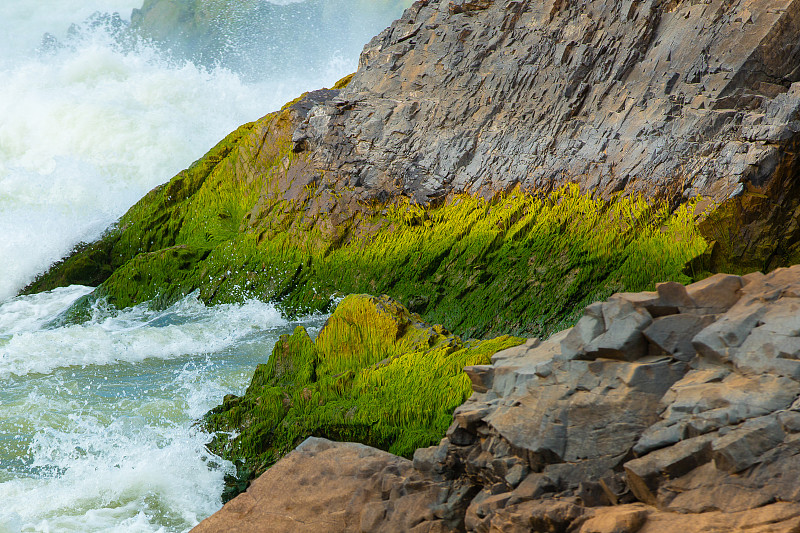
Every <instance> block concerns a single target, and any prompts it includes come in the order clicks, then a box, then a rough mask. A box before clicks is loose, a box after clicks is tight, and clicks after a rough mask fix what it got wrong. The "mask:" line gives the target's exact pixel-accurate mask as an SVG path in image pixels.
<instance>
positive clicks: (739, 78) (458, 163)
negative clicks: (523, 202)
mask: <svg viewBox="0 0 800 533" xmlns="http://www.w3.org/2000/svg"><path fill="white" fill-rule="evenodd" d="M798 30H800V2H796V1H789V0H771V1H753V0H737V1H732V2H731V1H723V0H711V1H708V2H702V3H698V2H688V1H678V2H662V1H658V0H650V1H644V2H640V1H624V2H616V1H614V2H611V1H607V0H594V1H589V2H580V3H578V2H573V1H569V0H567V1H563V0H558V1H553V0H550V1H548V0H520V1H511V2H497V1H491V0H487V1H485V2H478V3H475V2H469V3H463V2H460V1H459V2H449V1H446V0H438V1H437V0H432V1H426V0H422V1H420V2H417V3H415V4H414V5H413V6H412V7H411V8H410V9H408V10H407V11H406V12H405V14H404V15H403V17H402V18H401V19H399V20H398V21H396V22H395V23H394V24H392V26H391V27H390V28H388V29H387V30H386V31H384V32H383V33H381V34H380V35H379V36H377V37H376V38H374V39H373V40H372V42H370V43H369V44H368V45H367V47H366V48H365V49H364V52H363V54H362V57H361V64H360V67H359V71H358V72H357V73H356V75H355V77H354V78H353V81H352V82H351V84H350V85H349V86H348V87H347V89H346V90H345V91H344V92H343V94H342V95H341V96H339V97H337V98H335V99H333V100H332V101H331V102H329V103H328V104H327V105H325V106H323V107H320V108H318V109H317V110H315V112H313V113H312V114H311V115H310V116H309V118H308V120H307V122H306V125H305V126H304V127H302V128H301V129H300V130H298V132H296V135H295V139H296V141H298V142H299V141H300V140H303V141H305V142H307V143H308V144H307V146H313V147H315V148H316V149H317V151H318V154H317V156H318V157H317V160H318V161H319V162H320V164H322V165H323V166H325V167H326V168H328V169H329V170H331V171H333V172H335V173H338V174H339V175H342V176H347V177H348V180H349V182H350V185H351V186H353V187H364V188H365V189H366V190H372V191H373V192H375V191H384V192H385V193H390V194H391V193H394V192H395V191H398V190H403V191H405V192H406V193H407V194H410V195H413V196H414V197H416V198H417V199H418V200H420V201H423V202H427V201H429V200H431V199H434V198H437V197H439V196H441V195H444V194H446V193H448V192H450V191H452V190H456V191H461V190H472V191H479V190H486V191H488V190H506V189H508V188H510V187H512V186H514V185H515V184H517V183H520V184H522V185H523V186H525V187H527V188H535V189H550V188H552V187H554V186H557V185H559V184H561V183H564V182H566V181H578V182H580V183H581V185H582V186H583V187H584V188H585V189H587V190H597V191H600V192H601V193H603V194H610V193H613V192H615V191H620V190H625V191H627V192H641V193H644V194H645V195H647V196H651V197H652V196H662V197H675V198H680V197H688V196H690V195H695V194H702V195H705V196H710V197H712V198H714V199H715V200H718V201H719V200H723V199H725V198H727V197H729V196H731V195H734V194H737V193H738V192H741V190H742V189H743V187H744V186H745V185H747V186H751V185H752V186H755V187H762V186H763V185H764V184H765V182H766V181H768V180H770V179H771V177H772V174H773V173H774V171H775V169H776V167H777V166H778V165H780V164H781V157H782V154H781V150H780V148H781V146H782V144H781V143H785V142H786V141H787V140H789V139H791V138H792V137H793V136H794V134H795V133H796V131H797V130H798V129H800V122H798V121H797V120H796V111H797V109H798V107H799V106H800V88H798V87H800V86H794V85H792V83H793V82H795V81H798V80H800V69H798V65H800V43H799V42H798V41H797V39H796V38H795V35H796V34H797V32H798Z"/></svg>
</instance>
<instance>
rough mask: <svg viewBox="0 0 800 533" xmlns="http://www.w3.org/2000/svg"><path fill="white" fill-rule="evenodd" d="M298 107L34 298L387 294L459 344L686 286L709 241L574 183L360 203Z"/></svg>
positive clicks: (146, 209)
mask: <svg viewBox="0 0 800 533" xmlns="http://www.w3.org/2000/svg"><path fill="white" fill-rule="evenodd" d="M296 105H300V104H299V103H295V104H293V105H290V106H287V107H286V108H284V109H283V110H281V111H279V112H277V113H273V114H270V115H267V116H266V117H264V118H263V119H261V120H259V121H257V122H254V123H250V124H246V125H244V126H242V127H241V128H239V129H238V130H237V131H235V132H233V133H232V134H231V135H229V136H228V137H227V138H226V139H225V140H223V141H222V142H221V143H219V144H218V145H217V146H216V147H214V148H213V149H212V150H211V151H210V152H209V153H208V154H207V155H206V156H205V157H203V158H202V159H200V160H199V161H198V162H196V163H195V164H193V165H192V166H191V167H190V168H189V169H187V170H185V171H183V172H181V173H180V174H178V176H176V177H175V178H173V179H172V180H171V181H170V182H169V183H167V184H165V185H163V186H160V187H158V188H156V189H154V190H153V191H151V192H150V193H149V194H148V195H147V196H146V197H145V198H143V199H142V200H141V201H140V202H139V203H137V204H136V205H135V206H134V207H133V208H131V210H130V211H129V212H128V213H127V214H126V215H125V216H124V217H123V218H122V219H121V220H120V221H119V223H118V224H117V226H116V227H115V228H114V229H112V230H111V231H110V232H109V233H108V234H107V235H106V236H105V238H104V239H102V240H101V241H99V242H97V243H94V244H92V245H90V246H88V247H86V249H84V250H82V251H80V252H78V253H76V254H75V255H73V256H72V257H70V258H69V259H67V260H66V261H65V262H64V263H62V264H61V265H59V266H58V267H56V268H54V269H53V270H51V272H50V273H49V274H48V275H46V276H44V277H43V278H42V279H40V280H39V281H37V282H36V283H35V284H34V285H32V286H31V287H30V288H29V290H28V292H36V291H39V290H46V289H50V288H53V287H54V286H58V285H63V284H68V283H74V282H76V281H77V282H80V281H83V280H89V281H93V282H94V283H99V282H102V284H101V285H100V287H99V288H98V290H97V291H95V293H94V294H93V295H92V296H91V297H89V298H87V299H86V300H85V301H84V302H83V303H82V304H80V305H83V306H86V305H87V303H89V302H90V301H91V300H92V299H95V298H99V297H105V298H107V299H108V300H109V302H110V303H112V304H114V305H116V306H118V307H126V306H130V305H134V304H137V303H141V302H144V301H150V302H151V305H157V306H165V305H168V304H169V303H171V302H174V301H175V300H177V299H179V298H181V297H182V296H185V295H186V294H189V293H191V292H193V291H199V294H200V297H201V299H202V300H203V301H205V302H207V303H210V304H213V303H222V302H231V301H241V300H244V299H247V298H258V299H261V300H272V301H278V302H279V305H280V306H281V307H282V309H284V310H285V311H286V312H287V313H289V314H299V313H305V312H311V311H327V310H328V309H329V308H330V307H331V304H332V302H333V301H334V299H335V298H336V297H338V296H341V295H344V294H350V293H372V294H388V295H390V296H391V297H393V298H395V299H397V300H398V301H400V302H402V303H404V304H405V305H407V306H408V307H409V308H410V309H412V310H413V311H415V312H419V313H420V314H422V315H423V316H424V317H425V318H426V319H427V320H430V321H431V322H434V323H441V324H443V325H444V326H445V327H447V328H449V329H450V330H452V331H454V332H456V333H458V334H459V335H463V336H465V337H484V336H489V335H497V334H501V333H511V334H519V335H529V336H531V335H539V336H544V335H547V334H549V333H551V332H553V331H556V330H559V329H562V328H563V327H566V326H568V325H570V324H571V323H572V322H573V321H574V319H575V318H576V313H578V312H579V311H580V309H581V308H582V307H583V306H584V305H586V304H588V303H590V302H591V301H594V300H596V299H600V298H603V297H605V296H607V295H608V294H610V293H612V292H615V291H622V290H628V291H639V290H646V289H652V288H653V285H654V284H655V283H656V282H659V281H667V280H678V281H684V282H685V281H688V280H689V278H688V277H687V276H686V275H685V274H684V273H683V265H684V264H685V263H686V262H687V261H688V260H690V259H692V258H693V257H695V256H697V255H699V254H701V253H702V252H703V251H704V250H705V248H706V244H705V242H704V241H703V239H702V237H700V235H699V234H698V232H697V230H696V226H695V220H694V219H693V217H692V216H691V215H690V213H691V212H692V209H693V206H691V205H689V206H683V207H681V208H679V209H678V210H677V211H675V212H674V213H670V212H669V211H668V210H667V209H666V207H663V206H654V205H650V204H648V203H647V202H645V201H644V200H641V199H634V198H625V197H615V198H612V199H611V200H600V199H593V198H591V197H590V196H589V195H586V194H582V193H580V192H579V191H578V189H577V187H576V186H567V187H565V188H563V189H559V190H556V191H555V192H553V193H551V194H549V195H546V196H537V195H533V194H529V193H526V192H521V191H514V192H512V193H510V194H506V195H497V196H495V197H494V198H492V199H488V200H487V199H483V198H481V197H476V196H470V195H466V194H462V195H454V196H451V197H450V198H448V199H447V200H446V201H445V202H443V203H442V204H440V205H431V206H425V207H423V206H420V205H415V204H413V203H411V202H410V201H409V200H408V199H407V198H404V197H396V198H394V199H393V200H390V201H389V202H384V203H380V202H376V201H372V202H369V203H366V202H363V201H358V200H357V199H356V198H357V195H356V194H355V193H354V191H353V190H352V189H348V188H347V187H343V186H341V184H339V183H337V182H335V181H332V180H331V179H329V177H328V176H326V175H325V173H320V172H319V171H316V170H314V168H313V166H312V165H311V164H310V163H309V162H308V160H307V159H306V155H305V154H304V153H299V154H297V153H294V152H293V150H292V143H291V132H292V131H293V129H294V125H295V123H296V118H293V115H292V113H293V109H294V106H296ZM72 315H73V316H77V317H80V316H81V313H80V312H76V311H75V310H73V311H72Z"/></svg>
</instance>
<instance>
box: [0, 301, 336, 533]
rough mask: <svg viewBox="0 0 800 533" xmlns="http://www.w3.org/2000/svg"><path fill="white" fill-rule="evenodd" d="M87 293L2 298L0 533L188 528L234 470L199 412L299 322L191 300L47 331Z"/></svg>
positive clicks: (231, 388) (104, 313)
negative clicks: (211, 444)
mask: <svg viewBox="0 0 800 533" xmlns="http://www.w3.org/2000/svg"><path fill="white" fill-rule="evenodd" d="M87 290H88V289H87V288H86V287H77V286H74V287H68V288H63V289H57V290H55V291H51V292H49V293H43V294H37V295H33V296H24V297H18V298H14V299H12V300H10V301H9V302H6V303H5V304H3V305H0V324H5V325H6V326H3V327H0V383H2V387H0V404H1V405H2V406H3V409H2V416H0V501H2V502H3V505H2V506H0V531H14V532H16V531H80V532H82V533H83V532H89V531H114V532H126V533H129V532H135V531H136V532H138V531H142V532H155V531H162V532H166V531H186V530H188V529H189V528H191V527H193V526H194V525H196V524H197V523H198V522H199V521H200V520H202V519H203V518H205V517H206V516H208V515H210V514H211V513H213V512H214V511H216V510H217V509H218V508H219V507H220V505H221V501H220V493H221V488H222V482H223V476H224V475H225V473H226V472H230V471H231V465H230V464H229V463H227V462H225V461H222V460H220V459H218V458H216V457H214V456H212V455H211V454H210V453H208V451H207V450H206V449H205V444H206V443H207V442H208V441H209V440H210V438H211V437H210V435H207V434H204V433H203V432H202V431H199V430H198V429H197V428H196V427H195V426H194V421H195V420H197V419H198V418H199V417H201V416H202V415H203V414H204V413H205V412H207V411H208V409H210V408H211V407H213V406H215V405H217V404H219V403H220V401H221V399H222V397H223V396H224V395H225V394H229V393H231V392H233V393H237V394H241V393H242V392H243V390H244V388H245V387H246V386H247V384H248V382H249V380H250V376H251V375H252V371H253V368H254V367H255V364H257V363H259V362H263V361H265V360H266V358H267V355H268V354H269V353H270V351H271V349H272V346H273V345H274V342H275V340H276V339H277V337H278V335H280V334H282V333H288V332H290V331H292V329H293V327H294V323H292V322H289V321H287V320H286V319H284V318H282V317H281V316H280V314H279V313H278V311H277V310H276V309H275V307H274V306H273V305H271V304H265V303H262V302H257V301H251V302H247V303H244V304H241V305H234V304H231V305H221V306H216V307H213V308H208V307H205V306H204V305H202V304H201V303H200V302H198V301H197V299H196V298H194V297H187V298H185V299H183V300H182V301H180V302H178V303H176V304H175V305H173V306H172V307H170V308H169V309H167V310H164V311H151V310H149V309H148V308H147V306H145V305H142V306H137V307H134V308H131V309H128V310H125V311H113V310H108V309H105V308H104V307H103V306H96V307H95V309H94V316H93V318H92V319H91V320H90V321H88V322H87V323H86V324H83V325H71V326H64V327H54V328H50V329H46V328H42V326H41V324H46V323H49V322H51V321H52V320H53V319H54V318H55V317H57V316H58V315H59V313H60V312H61V311H63V309H64V308H65V307H67V306H68V305H69V304H70V303H71V302H72V301H74V300H75V299H76V298H79V297H80V296H82V295H84V294H86V292H87ZM39 307H40V308H39ZM26 314H30V316H31V318H30V319H22V320H20V321H19V322H16V321H15V320H14V319H13V318H12V317H14V316H16V317H24V316H25V315H26ZM323 320H324V317H322V316H319V317H311V318H309V319H305V320H304V321H303V323H304V324H306V325H307V326H309V327H310V329H311V332H312V334H313V333H314V331H315V330H316V329H317V328H318V327H319V326H320V325H321V323H322V321H323ZM8 325H11V327H10V328H9V327H7V326H8Z"/></svg>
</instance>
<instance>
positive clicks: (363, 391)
mask: <svg viewBox="0 0 800 533" xmlns="http://www.w3.org/2000/svg"><path fill="white" fill-rule="evenodd" d="M522 341H523V339H520V338H515V337H510V336H502V337H498V338H495V339H492V340H485V341H470V342H463V341H462V340H461V339H460V338H459V337H457V336H455V335H452V334H450V333H448V332H447V331H446V330H444V329H443V328H442V327H440V326H431V325H429V324H426V323H424V322H423V321H422V319H421V318H420V317H419V315H416V314H413V313H410V312H409V311H408V310H407V309H405V308H404V307H403V306H402V305H399V304H398V303H396V302H394V301H392V300H391V299H389V298H388V297H386V296H383V297H380V298H376V297H371V296H366V295H351V296H348V297H347V298H345V299H344V300H342V302H341V303H339V305H338V306H337V307H336V310H335V311H334V313H333V315H331V317H330V318H329V319H328V321H327V323H326V324H325V326H324V327H323V329H322V330H321V331H320V333H319V336H318V337H317V339H316V341H313V342H312V341H311V339H310V338H309V336H308V334H307V333H306V331H305V329H303V328H302V327H298V328H297V329H296V330H295V332H294V333H293V334H292V335H291V336H290V335H284V336H282V337H281V338H280V340H279V341H278V342H277V344H276V345H275V348H274V350H273V353H272V356H271V357H270V359H269V361H268V362H267V363H266V364H262V365H259V366H258V368H257V370H256V372H255V375H254V376H253V380H252V382H251V384H250V386H249V387H248V389H247V391H246V392H245V394H244V395H243V396H242V397H239V398H237V397H233V396H229V397H227V398H226V399H225V402H224V403H223V405H222V406H220V407H218V408H216V409H214V410H213V411H211V412H209V414H208V415H206V419H205V423H206V426H207V428H208V429H209V430H211V431H216V432H220V433H217V437H216V438H215V440H214V441H213V442H212V444H211V448H212V450H213V451H215V452H216V453H219V454H220V455H222V456H223V457H226V458H229V459H232V460H238V461H239V462H240V465H241V467H240V471H241V472H246V473H247V475H250V476H254V475H257V474H258V473H260V472H262V471H263V470H264V469H266V468H267V467H269V466H270V465H272V464H273V463H274V462H275V461H276V460H277V459H279V458H280V457H281V456H283V455H285V454H286V453H288V452H289V451H291V450H292V449H293V448H294V447H295V446H296V445H297V444H298V443H299V442H301V441H302V440H303V439H305V438H306V437H308V436H312V435H313V436H318V437H326V438H330V439H334V440H346V441H358V442H363V443H365V444H368V445H370V446H375V447H378V448H381V449H384V450H388V451H390V452H392V453H395V454H398V455H404V456H406V457H410V456H411V455H412V454H413V452H414V450H415V449H417V448H419V447H423V446H430V445H432V444H435V443H437V442H438V441H439V440H440V439H441V438H442V437H443V436H444V434H445V431H446V430H447V427H448V426H449V425H450V423H451V422H452V413H453V410H454V409H455V408H456V407H457V406H459V405H461V404H462V403H463V402H464V401H465V400H466V398H467V397H468V396H469V394H470V393H471V386H470V381H469V378H468V377H467V375H466V374H464V373H463V372H462V370H463V368H464V367H465V366H467V365H475V364H488V363H489V362H490V358H491V356H492V354H494V353H495V352H497V351H499V350H502V349H505V348H508V347H511V346H516V345H518V344H520V343H521V342H522ZM231 432H235V433H234V434H235V435H236V436H234V437H231Z"/></svg>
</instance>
